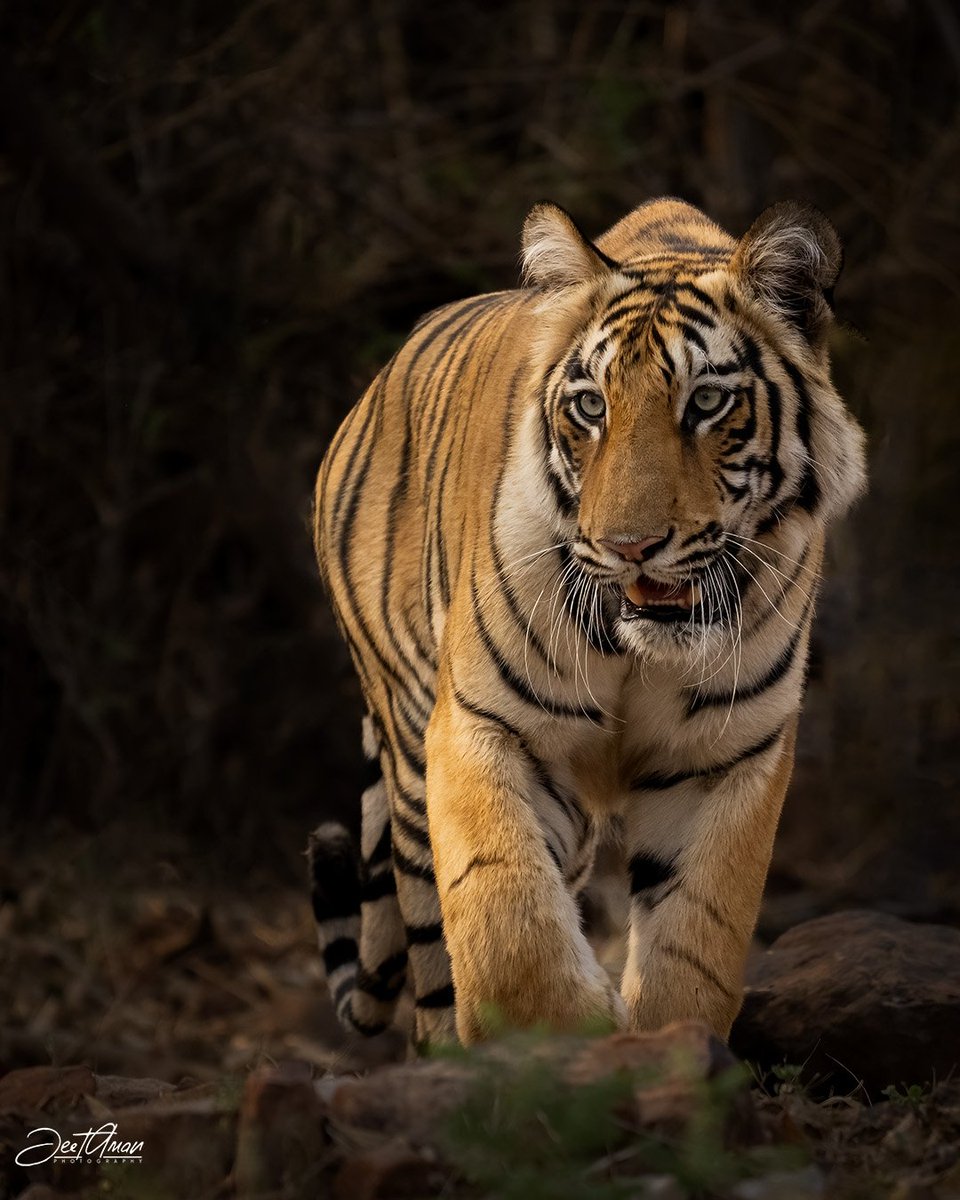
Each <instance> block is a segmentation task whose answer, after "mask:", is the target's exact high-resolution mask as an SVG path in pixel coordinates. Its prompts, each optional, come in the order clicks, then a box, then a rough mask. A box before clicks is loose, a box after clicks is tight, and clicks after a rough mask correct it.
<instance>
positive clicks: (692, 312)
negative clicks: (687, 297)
mask: <svg viewBox="0 0 960 1200" xmlns="http://www.w3.org/2000/svg"><path fill="white" fill-rule="evenodd" d="M673 308H674V311H675V312H678V313H679V314H680V316H681V317H686V319H687V320H688V321H696V322H697V323H698V324H700V325H703V326H704V328H705V329H715V328H716V324H717V323H716V321H714V319H713V317H711V316H708V315H707V314H706V313H705V312H701V311H700V309H699V308H694V307H693V305H692V304H684V303H683V301H682V300H677V299H674V301H673Z"/></svg>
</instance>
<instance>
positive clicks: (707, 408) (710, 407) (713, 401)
mask: <svg viewBox="0 0 960 1200" xmlns="http://www.w3.org/2000/svg"><path fill="white" fill-rule="evenodd" d="M726 402H727V393H726V392H725V391H724V390H723V388H719V387H712V386H711V385H710V384H707V385H706V386H704V387H698V388H697V390H696V391H695V392H694V393H693V395H692V396H691V397H690V404H691V407H692V408H693V410H694V412H695V413H696V414H697V415H698V416H701V417H712V416H713V414H714V413H718V412H719V411H720V409H721V408H723V406H724V404H726Z"/></svg>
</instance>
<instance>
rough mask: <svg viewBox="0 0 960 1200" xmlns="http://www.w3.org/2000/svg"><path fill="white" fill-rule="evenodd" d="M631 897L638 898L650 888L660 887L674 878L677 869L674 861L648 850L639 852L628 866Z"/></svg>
mask: <svg viewBox="0 0 960 1200" xmlns="http://www.w3.org/2000/svg"><path fill="white" fill-rule="evenodd" d="M628 869H629V871H630V895H631V896H636V895H638V893H640V892H646V891H649V889H650V888H656V887H660V886H662V885H663V884H665V883H669V881H670V880H671V879H672V878H673V877H674V875H675V874H676V873H677V869H676V867H675V866H674V864H673V860H672V859H666V858H661V857H660V856H659V855H658V854H653V853H651V852H650V851H647V850H641V851H638V852H637V853H636V854H634V855H633V857H632V858H631V859H630V862H629V864H628Z"/></svg>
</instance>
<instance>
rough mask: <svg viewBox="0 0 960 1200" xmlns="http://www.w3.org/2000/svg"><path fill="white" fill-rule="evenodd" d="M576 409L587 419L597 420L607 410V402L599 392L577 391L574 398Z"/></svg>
mask: <svg viewBox="0 0 960 1200" xmlns="http://www.w3.org/2000/svg"><path fill="white" fill-rule="evenodd" d="M575 403H576V406H577V411H578V412H579V413H580V416H581V417H584V418H585V419H586V420H587V421H599V420H600V418H601V417H602V416H603V414H604V413H605V412H606V411H607V404H606V401H605V400H604V398H603V397H602V396H601V395H600V393H599V392H578V393H577V396H576V400H575Z"/></svg>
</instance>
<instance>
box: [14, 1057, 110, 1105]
mask: <svg viewBox="0 0 960 1200" xmlns="http://www.w3.org/2000/svg"><path fill="white" fill-rule="evenodd" d="M96 1090H97V1081H96V1078H95V1076H94V1074H93V1072H92V1071H91V1070H90V1069H89V1067H21V1068H20V1069H19V1070H17V1071H8V1072H7V1074H6V1075H4V1077H3V1078H2V1079H0V1113H28V1112H36V1111H38V1110H40V1109H64V1108H72V1107H74V1106H75V1105H76V1104H77V1103H78V1102H79V1101H80V1100H82V1099H83V1098H84V1097H85V1096H91V1095H93V1094H94V1092H96Z"/></svg>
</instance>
